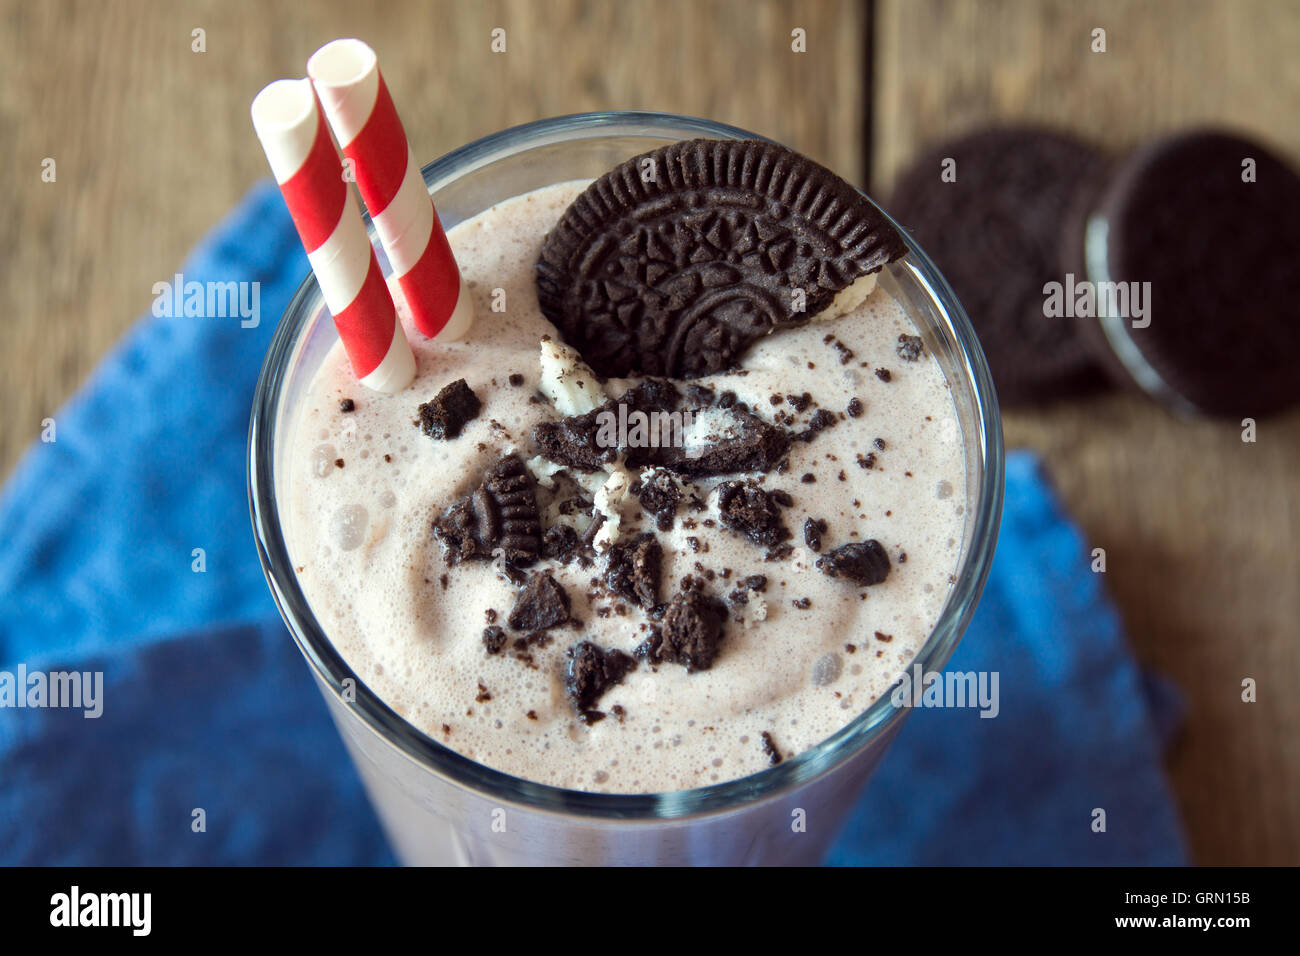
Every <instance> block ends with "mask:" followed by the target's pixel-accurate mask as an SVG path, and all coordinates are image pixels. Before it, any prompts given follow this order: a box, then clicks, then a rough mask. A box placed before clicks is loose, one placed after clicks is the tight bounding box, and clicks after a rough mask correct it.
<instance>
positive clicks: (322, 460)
mask: <svg viewBox="0 0 1300 956" xmlns="http://www.w3.org/2000/svg"><path fill="white" fill-rule="evenodd" d="M336 458H338V452H336V451H335V450H334V446H333V445H317V446H316V447H315V448H313V449H312V450H311V473H312V474H313V475H315V476H316V477H317V478H324V477H326V476H328V475H329V474H330V473H331V472H333V471H334V459H336Z"/></svg>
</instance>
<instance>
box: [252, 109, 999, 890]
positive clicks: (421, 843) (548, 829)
mask: <svg viewBox="0 0 1300 956" xmlns="http://www.w3.org/2000/svg"><path fill="white" fill-rule="evenodd" d="M695 137H708V138H713V139H736V138H756V137H754V134H752V133H747V132H745V131H743V130H740V129H736V128H735V127H731V126H724V125H721V124H718V123H713V122H709V121H707V120H701V119H694V118H691V117H686V116H674V115H668V114H660V113H640V112H611V113H586V114H580V115H576V116H564V117H558V118H555V119H547V120H541V121H539V122H535V123H529V124H527V125H524V126H518V127H515V128H513V129H507V130H503V131H502V132H499V133H496V134H494V135H492V136H488V137H485V138H484V139H480V140H478V141H476V142H473V143H470V144H469V145H467V146H464V147H462V148H461V149H458V150H456V151H455V152H453V153H450V154H448V155H446V156H444V157H442V158H441V159H438V160H436V161H434V162H432V163H430V164H429V165H428V166H425V167H424V180H425V183H426V184H427V186H428V188H429V192H430V193H431V194H432V195H433V198H434V201H435V203H436V205H437V208H438V212H439V214H440V215H441V217H442V221H443V225H444V226H445V227H446V228H447V229H450V228H451V227H452V226H454V225H456V224H457V223H459V222H461V221H462V220H465V219H467V218H469V217H471V216H474V215H476V214H477V213H479V212H482V211H483V210H485V209H487V208H489V207H490V206H492V205H494V204H495V203H497V202H500V201H501V200H504V199H508V198H510V197H511V196H517V195H519V194H521V193H525V192H528V191H530V190H533V189H538V188H540V187H542V186H547V185H551V184H553V183H558V182H565V181H571V180H577V179H593V178H596V177H598V176H600V175H602V174H603V173H605V172H607V171H608V170H609V169H610V168H612V167H613V166H615V165H617V164H618V163H620V162H622V161H623V160H625V159H628V158H629V157H631V156H635V155H637V154H639V153H643V152H647V151H649V150H652V149H655V148H657V147H659V146H662V145H665V144H667V143H671V142H675V141H677V140H682V139H690V138H695ZM900 232H902V230H901V229H900ZM904 238H905V239H906V241H907V244H908V249H909V254H908V255H907V256H906V257H905V258H904V259H902V260H901V261H899V262H896V263H894V264H892V265H890V266H888V267H886V269H885V271H884V273H883V274H882V276H881V279H880V285H881V287H882V288H884V289H885V291H887V292H888V293H889V294H890V295H891V296H893V297H894V299H895V300H897V301H898V302H899V303H900V305H902V307H903V308H904V310H905V311H906V313H907V314H908V316H909V318H910V319H911V320H912V322H913V323H915V325H916V326H917V329H918V330H919V333H920V334H921V335H922V337H923V338H924V340H925V342H926V345H927V347H928V349H929V350H930V352H931V354H933V355H934V356H935V358H936V359H937V361H938V362H939V364H940V367H941V368H942V370H943V373H944V375H945V376H946V377H947V380H948V384H949V387H950V389H951V394H952V398H953V401H954V403H955V405H956V409H957V418H958V422H959V425H960V428H961V441H962V445H963V450H964V455H965V465H966V488H965V490H964V493H965V495H966V510H965V514H966V523H965V528H964V532H963V538H962V546H961V551H960V558H959V562H958V567H957V570H956V581H955V583H954V584H953V586H952V589H951V592H950V593H949V595H948V600H947V603H946V604H945V605H944V608H943V611H942V613H941V615H940V617H939V620H938V623H937V624H936V625H935V627H934V630H933V632H932V633H931V635H930V637H929V639H928V641H927V642H926V643H925V645H924V646H923V647H922V649H921V651H920V653H919V654H918V655H917V658H916V661H917V662H918V663H920V664H921V665H922V666H923V667H924V669H925V670H926V671H932V670H934V671H937V670H939V669H941V668H942V667H943V665H944V664H945V662H946V661H947V660H948V657H949V656H950V655H951V654H952V651H953V648H954V647H955V646H956V644H957V641H958V640H959V639H960V637H961V634H962V632H963V631H964V630H965V628H966V625H967V623H968V622H969V620H970V617H971V614H972V613H973V611H974V609H975V605H976V603H977V601H978V600H979V595H980V591H981V589H982V588H983V586H984V581H985V578H986V577H987V575H988V569H989V563H990V561H991V560H992V557H993V549H994V544H995V542H996V538H997V530H998V524H999V520H1000V517H1001V512H1002V480H1003V474H1002V471H1003V449H1002V431H1001V424H1000V419H999V415H998V406H997V398H996V396H995V394H994V391H993V384H992V380H991V379H990V377H989V370H988V366H987V364H986V362H985V360H984V355H983V352H982V351H981V350H980V347H979V343H978V341H977V340H976V337H975V333H974V330H973V329H972V328H971V325H970V322H969V321H968V319H967V318H966V315H965V313H964V312H963V311H962V308H961V305H960V304H959V303H958V302H957V299H956V297H955V296H954V295H953V292H952V290H951V289H950V288H949V287H948V283H947V282H945V281H944V279H943V277H942V276H941V275H940V274H939V272H938V270H936V269H935V267H934V264H933V263H932V262H931V261H930V260H929V258H927V257H926V255H925V253H924V252H922V251H921V250H920V248H919V247H918V246H917V245H916V244H915V242H913V241H912V240H911V238H910V237H908V236H906V234H905V233H904ZM372 239H373V232H372ZM381 262H382V254H381ZM384 265H385V268H387V265H386V263H384ZM337 337H338V336H337V333H336V332H335V329H334V324H333V322H332V321H331V317H330V314H329V312H328V310H327V309H326V308H325V305H324V303H323V301H322V299H321V295H320V290H319V289H318V288H317V285H316V281H315V278H314V277H313V276H311V275H308V276H307V278H306V279H305V280H304V281H303V283H302V286H301V287H300V288H299V289H298V292H297V294H296V295H295V296H294V298H293V301H292V302H291V303H290V304H289V308H288V310H287V311H286V312H285V314H284V316H283V318H282V319H281V320H280V324H279V327H278V329H277V330H276V333H275V337H274V340H273V341H272V343H271V347H270V350H269V351H268V353H267V356H266V362H265V364H264V365H263V367H262V373H261V377H260V379H259V381H258V384H257V390H256V394H255V396H254V399H253V413H252V423H251V427H250V431H249V444H248V480H249V499H250V505H251V508H252V517H253V529H254V533H255V536H256V539H257V547H258V553H259V555H260V557H261V561H262V567H263V569H264V570H265V572H266V579H267V582H268V584H269V585H270V588H271V592H272V594H273V595H274V596H275V600H276V603H277V604H278V605H279V608H280V612H281V613H282V614H283V616H284V620H285V623H286V624H287V625H288V628H289V631H290V633H291V634H292V635H293V638H294V640H295V641H296V642H297V643H298V647H299V648H300V649H301V650H302V653H303V656H304V657H306V659H307V662H308V664H309V665H310V667H311V672H312V675H313V676H314V677H315V679H316V683H317V684H318V686H319V687H320V690H321V693H322V694H323V695H324V697H325V701H326V703H327V705H328V708H329V711H330V714H331V716H332V717H333V719H334V722H335V724H336V725H337V727H338V730H339V733H340V734H341V735H342V737H343V741H344V743H345V744H346V746H347V749H348V751H349V753H350V754H351V756H352V759H353V760H354V761H355V763H356V767H357V770H358V772H359V773H360V775H361V778H362V780H363V781H364V783H365V786H366V790H367V792H368V793H369V795H370V799H371V800H372V802H373V803H374V805H375V808H376V810H377V811H378V813H379V817H380V820H381V821H382V822H383V825H384V828H385V830H386V832H387V834H388V837H389V839H390V840H391V841H392V844H393V847H394V849H395V851H396V853H397V855H398V857H399V858H400V859H401V860H402V861H403V862H405V863H410V864H445V863H463V864H480V863H491V864H629V863H635V864H670V865H671V864H682V865H693V864H777V863H781V864H810V863H816V862H819V861H820V860H821V859H822V857H823V856H824V855H825V853H826V851H827V849H828V847H829V846H830V843H831V841H832V840H833V839H834V837H835V836H836V834H837V833H838V831H839V830H840V828H841V826H842V825H843V822H844V820H845V818H846V816H847V814H848V811H849V810H850V808H851V807H852V805H853V802H854V801H855V799H856V798H857V796H858V794H859V793H860V792H861V790H862V788H863V785H864V784H865V782H866V780H867V778H868V777H869V776H870V774H871V772H872V770H873V769H874V768H875V767H876V765H877V764H878V763H879V762H880V759H881V757H882V756H883V755H884V753H885V750H886V749H887V747H888V746H889V743H890V742H891V741H892V740H893V738H894V736H895V735H896V734H897V732H898V729H899V726H900V724H901V723H902V720H903V718H904V716H905V714H906V709H905V708H897V707H894V706H893V705H892V704H891V702H890V700H889V695H885V696H884V697H882V698H881V699H879V700H877V701H876V702H875V703H874V704H872V706H871V707H869V708H868V709H867V710H866V711H865V712H863V713H862V714H859V715H858V716H857V717H856V718H855V719H854V720H853V721H851V722H850V723H849V724H848V725H847V726H846V727H844V728H843V729H841V730H840V731H839V732H838V733H835V734H833V735H832V736H831V737H829V738H827V739H826V740H824V741H822V742H821V743H820V744H818V745H817V746H815V747H813V748H811V749H810V750H807V751H805V752H804V753H801V754H798V755H797V756H794V757H791V758H789V759H787V760H785V761H784V762H782V763H781V764H779V765H777V766H775V767H772V768H770V769H766V770H763V771H762V772H760V773H756V774H753V775H752V776H748V777H743V778H741V779H738V780H732V781H729V782H726V783H721V784H715V785H712V786H707V787H699V788H696V789H692V790H683V791H678V792H673V793H651V794H601V793H585V792H579V791H573V790H562V789H559V788H556V787H551V786H546V785H543V784H539V783H535V782H533V781H529V780H523V779H520V778H517V777H513V776H510V775H509V774H505V773H501V772H499V771H496V770H493V769H491V768H490V767H486V766H483V765H481V764H478V763H476V762H474V761H473V760H470V759H468V758H466V757H463V756H461V755H460V754H458V753H456V752H455V751H453V750H450V749H448V748H447V747H444V746H443V745H442V744H440V743H438V741H436V740H434V739H432V738H430V737H428V736H426V735H425V734H424V733H422V732H420V731H419V730H417V729H416V728H414V727H413V726H411V725H410V724H408V723H407V722H406V721H405V720H403V719H402V718H401V717H399V716H398V715H397V714H396V713H395V712H394V711H393V710H392V709H391V708H389V707H388V706H387V705H386V704H385V703H384V701H382V700H381V699H380V698H379V697H378V696H376V695H375V694H374V693H373V692H372V691H371V690H370V689H369V688H368V687H367V686H366V685H365V684H364V683H363V682H362V681H361V679H360V678H359V677H358V676H357V674H356V673H355V672H354V671H353V670H352V668H351V667H350V666H349V665H348V663H347V661H345V660H344V659H343V658H342V657H341V656H340V655H339V653H338V651H336V650H335V649H334V647H333V645H332V644H331V643H330V638H329V635H328V634H327V633H326V632H325V630H324V629H323V628H322V626H321V624H320V622H319V621H318V619H317V617H316V615H315V614H314V613H313V612H312V609H311V607H310V606H308V603H307V600H306V598H305V597H304V595H303V593H302V590H301V588H300V587H299V585H298V582H297V579H296V576H295V574H294V571H293V566H292V564H291V562H290V558H289V554H288V550H287V547H286V544H285V539H286V535H285V533H284V530H283V529H282V528H281V524H280V522H281V518H280V515H281V513H282V510H283V509H282V504H283V502H284V498H283V495H284V494H285V491H286V474H287V473H286V470H285V467H286V466H285V461H284V456H285V455H286V449H287V448H288V446H289V434H288V428H289V427H290V424H291V422H292V419H293V411H294V409H295V408H296V407H297V405H298V403H299V402H300V401H301V399H302V396H303V394H304V393H305V391H306V389H307V386H308V385H309V383H310V382H311V379H312V377H313V375H314V374H315V372H316V370H317V369H318V368H319V367H320V364H321V362H322V361H323V359H324V358H325V356H326V354H327V353H328V352H329V350H330V348H331V347H332V346H333V345H334V343H335V341H336V340H337ZM934 783H935V782H934V781H926V780H918V781H916V785H917V786H918V787H922V786H932V785H934Z"/></svg>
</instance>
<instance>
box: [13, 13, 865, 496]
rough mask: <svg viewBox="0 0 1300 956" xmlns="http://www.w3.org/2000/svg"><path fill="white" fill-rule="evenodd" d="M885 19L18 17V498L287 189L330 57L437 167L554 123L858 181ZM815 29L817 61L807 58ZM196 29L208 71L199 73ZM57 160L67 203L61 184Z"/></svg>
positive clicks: (15, 254)
mask: <svg viewBox="0 0 1300 956" xmlns="http://www.w3.org/2000/svg"><path fill="white" fill-rule="evenodd" d="M863 15H864V8H863V6H862V5H861V4H859V3H855V2H853V0H834V2H816V0H812V2H793V3H791V2H784V3H778V2H772V0H765V2H758V3H753V2H744V0H728V2H722V3H711V4H703V3H697V2H691V0H623V2H619V3H604V2H583V0H546V2H540V0H538V2H530V0H517V2H477V0H461V2H451V0H444V2H434V3H428V2H423V3H421V2H398V3H394V2H386V3H383V4H367V3H358V2H356V0H329V2H322V3H311V4H304V3H300V2H290V0H276V2H265V3H256V4H254V3H218V2H206V3H186V4H182V3H174V2H170V0H138V2H133V3H130V4H108V3H101V2H76V0H51V2H45V3H36V4H33V3H26V2H23V0H3V2H0V23H3V25H4V29H3V30H2V31H0V62H2V63H4V64H5V67H4V69H5V75H6V82H5V83H4V84H0V142H3V143H4V144H5V150H4V155H3V159H0V162H3V163H4V170H3V171H4V176H3V180H2V181H0V190H2V192H0V200H2V201H3V203H4V208H5V209H6V210H7V216H6V219H5V222H4V223H3V224H0V261H3V263H4V270H3V273H0V302H3V303H4V304H5V307H6V314H5V317H4V320H3V322H0V336H3V340H2V341H3V345H4V348H3V349H0V403H3V407H4V409H5V415H4V416H3V417H0V476H3V475H7V474H8V473H9V471H10V470H11V468H12V467H13V464H14V463H15V462H16V460H17V457H18V455H19V454H20V452H21V451H22V449H23V448H24V447H25V446H26V445H27V444H28V443H29V442H30V441H32V440H33V439H34V438H35V437H36V436H37V435H38V434H39V431H40V427H41V424H40V423H41V420H42V419H43V418H45V417H46V416H48V415H51V414H53V412H54V411H55V410H56V409H57V408H58V407H59V405H60V404H61V403H62V402H63V401H64V400H65V399H66V398H67V396H68V395H69V394H70V393H71V391H72V390H73V389H74V388H75V387H76V386H77V384H78V383H80V382H81V381H82V379H83V378H84V377H85V376H86V374H87V373H88V372H89V371H90V369H91V368H92V367H93V366H94V364H95V363H96V362H97V361H98V360H99V358H100V357H101V356H102V355H103V353H104V352H105V351H106V350H107V349H108V348H109V347H110V346H111V345H112V343H113V342H114V341H115V340H116V339H117V338H118V337H119V336H120V335H121V334H122V332H123V331H124V330H125V329H126V327H127V326H128V325H129V324H130V323H131V322H132V321H133V320H134V319H135V318H136V317H138V316H139V315H141V314H142V313H143V312H145V311H146V310H147V308H148V306H149V304H150V302H151V301H152V294H151V292H150V289H151V287H152V285H153V283H154V282H157V281H160V280H163V279H168V278H170V277H171V275H172V274H173V273H174V272H175V270H176V267H177V266H179V265H180V263H181V261H182V259H183V257H184V255H185V253H186V251H187V250H188V248H189V247H190V246H191V245H192V244H193V243H194V242H195V241H196V240H198V239H199V237H200V236H202V235H203V233H204V232H205V231H206V230H207V229H208V228H209V227H210V226H211V225H212V224H213V223H215V222H216V221H217V220H218V219H219V218H220V217H221V216H222V215H223V214H224V213H225V212H226V211H227V210H229V209H230V207H231V205H232V204H233V203H235V202H236V201H237V200H238V198H239V197H240V195H242V194H243V192H244V191H245V190H246V189H247V188H248V187H249V186H250V185H251V184H252V183H253V182H254V181H255V180H256V179H258V178H260V177H264V176H266V175H268V170H267V167H266V159H265V157H264V156H263V155H262V154H261V151H260V148H259V146H258V144H257V140H256V139H255V137H254V136H253V131H252V127H251V124H250V122H249V119H248V107H249V103H250V102H251V101H252V99H253V96H254V95H255V94H256V93H257V91H258V90H259V89H260V88H261V87H262V86H263V85H264V84H266V83H268V82H270V81H271V80H273V79H276V78H278V77H283V76H301V75H302V74H303V72H304V70H305V63H306V60H307V57H308V56H309V55H310V54H311V53H312V51H314V50H315V49H317V48H318V47H319V46H320V45H321V44H323V43H325V42H327V41H328V40H331V39H333V38H335V37H340V36H360V37H363V38H364V39H366V40H367V41H368V42H369V43H370V44H371V45H372V46H374V47H375V49H376V50H377V51H378V52H379V54H380V56H381V59H382V62H383V69H384V73H385V76H386V77H387V80H388V83H389V86H390V87H391V88H392V90H393V92H394V96H395V98H396V101H397V105H398V108H399V110H400V111H401V113H402V115H403V118H404V121H405V122H406V125H407V127H408V132H409V135H410V138H411V142H412V146H413V148H414V150H415V154H416V155H417V156H418V157H421V159H422V160H423V161H428V160H430V159H432V158H434V157H435V156H438V155H441V154H442V153H445V152H447V151H448V150H450V149H452V148H454V147H456V146H459V145H461V144H463V143H466V142H468V141H470V140H471V139H474V138H476V137H479V136H482V135H485V134H487V133H490V132H494V131H496V130H498V129H501V128H503V127H506V126H511V125H514V124H517V123H522V122H527V121H529V120H534V119H538V118H541V117H545V116H554V115H560V114H564V113H573V112H580V111H585V110H600V109H616V108H639V109H653V110H662V111H669V112H681V113H690V114H694V115H699V116H707V117H709V118H711V119H716V120H721V121H723V122H728V123H733V124H735V125H737V126H741V127H743V128H747V129H751V130H754V131H755V132H759V133H763V134H766V135H769V136H772V137H774V138H776V139H779V140H781V141H782V142H786V143H789V144H791V145H792V146H795V147H796V148H798V149H801V150H803V151H805V152H807V153H808V154H810V155H812V156H814V157H816V158H818V159H820V160H821V161H823V162H825V163H828V164H830V165H832V166H834V167H837V168H840V169H854V170H856V169H859V168H861V160H862V139H861V137H862V128H863V127H862V121H861V115H862V71H861V69H860V67H859V63H860V58H861V46H862V34H863V24H862V18H863ZM495 27H503V28H504V29H505V30H506V52H505V53H504V54H494V53H492V52H491V49H490V40H491V31H492V29H493V28H495ZM796 27H799V28H802V29H803V30H805V31H806V34H807V44H808V52H806V53H794V52H792V51H791V31H792V30H793V29H794V28H796ZM195 28H202V29H204V30H205V31H206V46H207V51H206V52H205V53H201V54H200V53H194V52H192V51H191V31H192V30H194V29H195ZM45 157H53V158H54V159H55V160H56V163H57V176H58V178H57V181H56V182H54V183H42V182H41V179H40V173H41V161H42V160H43V159H44V158H45Z"/></svg>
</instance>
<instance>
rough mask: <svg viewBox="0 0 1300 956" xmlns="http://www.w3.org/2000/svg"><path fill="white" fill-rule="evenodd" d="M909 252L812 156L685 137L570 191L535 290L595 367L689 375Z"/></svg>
mask: <svg viewBox="0 0 1300 956" xmlns="http://www.w3.org/2000/svg"><path fill="white" fill-rule="evenodd" d="M906 251H907V247H906V246H905V244H904V243H903V240H902V238H901V237H900V236H899V235H898V233H897V231H896V230H895V229H894V228H893V227H892V226H891V225H890V224H889V222H888V221H887V220H886V219H885V217H884V216H882V215H881V214H880V212H879V211H878V210H877V209H876V208H875V206H873V205H872V204H871V203H870V202H869V201H868V200H867V199H866V198H865V197H864V196H863V195H862V194H861V193H859V192H858V191H857V190H855V189H854V188H853V187H852V186H850V185H849V184H848V183H846V182H845V181H844V180H842V179H840V178H839V177H838V176H836V175H835V174H834V173H832V172H830V170H828V169H826V168H824V167H822V166H819V165H818V164H817V163H814V162H813V161H812V160H810V159H808V158H806V157H804V156H800V155H799V154H798V153H795V152H792V151H791V150H789V149H786V148H785V147H783V146H778V145H776V144H775V143H769V142H765V141H761V140H705V139H697V140H687V141H684V142H680V143H673V144H672V145H670V146H665V147H662V148H660V149H657V150H654V151H653V152H650V153H646V154H644V155H642V156H637V157H634V158H632V159H629V160H627V161H626V162H624V163H622V164H620V165H619V166H616V167H615V168H614V169H612V170H611V171H610V172H608V173H606V174H605V175H604V176H602V177H600V179H598V180H596V181H595V182H594V183H592V184H591V186H589V187H588V188H587V189H586V191H585V192H583V193H582V194H581V195H580V196H579V197H578V198H577V199H575V200H574V201H573V203H572V205H570V207H569V208H568V210H567V211H566V212H565V214H564V216H563V217H562V218H561V219H560V221H559V223H557V224H556V227H555V228H554V229H553V230H552V231H551V232H550V234H549V235H547V237H546V241H545V243H544V244H543V246H542V253H541V256H540V258H539V259H538V261H537V296H538V301H539V303H540V304H541V308H542V312H543V313H544V314H545V315H546V317H547V318H549V319H550V320H551V321H552V322H554V323H555V326H556V328H557V329H559V331H560V333H561V335H563V336H564V339H565V341H567V342H568V343H569V344H570V345H572V346H574V347H575V348H576V349H578V351H579V352H581V353H582V357H583V358H584V359H585V360H586V361H587V364H589V365H590V366H591V367H592V369H594V370H595V371H596V372H597V374H600V375H603V376H607V377H623V376H629V375H664V376H670V377H674V378H695V377H698V376H701V375H708V374H711V373H713V372H719V371H722V370H724V369H727V368H730V367H731V366H732V365H734V364H735V362H736V360H737V359H738V358H739V357H740V355H741V353H743V352H744V350H745V349H746V348H747V347H748V346H749V344H750V343H751V342H753V341H754V340H755V339H758V338H760V337H762V336H764V335H767V334H768V333H770V332H771V331H772V330H773V329H775V328H777V327H778V326H782V325H788V324H792V323H797V322H802V321H805V320H807V319H808V318H810V317H811V316H813V315H816V314H817V313H818V312H820V311H821V310H822V309H824V308H826V307H827V306H828V305H830V303H831V300H832V299H834V298H835V295H836V293H838V292H839V291H840V290H842V289H843V288H844V287H845V286H847V285H849V284H850V283H851V282H853V281H854V280H855V279H857V278H859V277H861V276H864V275H867V274H868V273H872V272H876V271H877V270H879V269H880V268H881V267H882V266H884V265H885V264H886V263H888V262H891V261H893V260H894V259H897V258H899V257H900V256H902V255H903V254H904V253H905V252H906ZM796 290H802V293H803V294H802V297H801V296H799V295H796V294H795V293H796ZM801 299H802V301H800V300H801Z"/></svg>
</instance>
